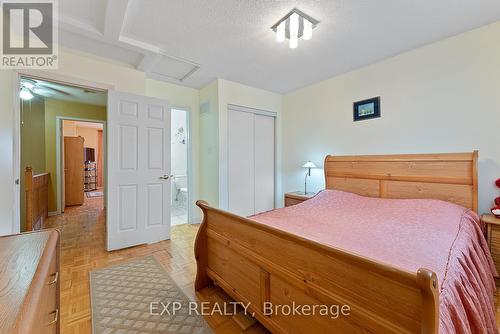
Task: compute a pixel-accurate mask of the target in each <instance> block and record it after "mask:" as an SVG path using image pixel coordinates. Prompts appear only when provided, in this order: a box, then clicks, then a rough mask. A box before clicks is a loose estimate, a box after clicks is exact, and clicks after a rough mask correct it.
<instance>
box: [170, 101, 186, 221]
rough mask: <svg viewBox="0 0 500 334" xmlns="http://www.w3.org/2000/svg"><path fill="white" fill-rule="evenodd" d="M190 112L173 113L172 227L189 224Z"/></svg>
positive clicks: (175, 109) (176, 111)
mask: <svg viewBox="0 0 500 334" xmlns="http://www.w3.org/2000/svg"><path fill="white" fill-rule="evenodd" d="M188 124H189V121H188V111H187V110H183V109H181V108H172V113H171V126H172V129H171V130H172V131H171V136H172V140H171V145H172V147H171V170H172V178H173V179H172V210H171V215H172V217H171V225H172V226H175V225H181V224H187V223H188V222H189V221H188V210H189V196H188V192H189V189H188V184H189V182H188V171H189V166H188V165H189V158H188V156H189V143H188V141H189V131H188Z"/></svg>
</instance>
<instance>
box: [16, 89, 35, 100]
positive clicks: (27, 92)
mask: <svg viewBox="0 0 500 334" xmlns="http://www.w3.org/2000/svg"><path fill="white" fill-rule="evenodd" d="M19 97H20V98H21V99H23V100H31V99H32V98H33V94H31V92H30V90H29V89H27V88H22V89H21V91H20V92H19Z"/></svg>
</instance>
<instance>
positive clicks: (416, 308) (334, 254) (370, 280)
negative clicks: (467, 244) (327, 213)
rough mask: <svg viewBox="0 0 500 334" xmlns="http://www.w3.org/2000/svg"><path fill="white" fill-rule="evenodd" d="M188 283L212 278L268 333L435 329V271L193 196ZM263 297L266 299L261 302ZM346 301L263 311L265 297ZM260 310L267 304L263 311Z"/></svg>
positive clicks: (275, 301) (278, 301) (273, 301)
mask: <svg viewBox="0 0 500 334" xmlns="http://www.w3.org/2000/svg"><path fill="white" fill-rule="evenodd" d="M196 204H197V205H198V206H199V207H200V208H201V210H202V211H203V222H202V224H201V226H200V229H199V231H198V235H197V237H196V242H195V258H196V261H197V275H196V281H195V289H196V290H197V291H200V290H201V289H203V288H204V287H206V286H209V285H210V284H213V283H214V282H215V283H216V284H217V285H219V286H220V287H222V288H223V289H224V290H225V291H226V292H227V293H228V294H229V295H231V297H232V298H234V299H235V300H236V301H239V302H242V303H245V304H247V303H250V306H249V310H250V311H251V312H254V314H255V318H256V319H257V320H259V321H260V322H261V323H262V324H263V325H264V326H266V327H267V328H268V329H269V330H271V331H272V332H273V333H384V334H385V333H431V334H436V333H438V326H439V294H438V291H439V290H438V282H437V277H436V274H435V273H433V272H432V271H430V270H427V269H424V268H422V269H420V270H418V272H416V273H411V272H407V271H404V270H400V269H398V268H395V267H392V266H389V265H386V264H383V263H379V262H376V261H373V260H371V259H369V258H365V257H362V256H359V255H356V254H352V253H349V252H346V251H343V250H340V249H336V248H331V247H328V246H325V245H322V244H319V243H316V242H313V241H310V240H307V239H304V238H301V237H299V236H296V235H293V234H290V233H287V232H284V231H281V230H278V229H275V228H273V227H270V226H267V225H264V224H260V223H257V222H255V221H253V220H250V219H247V218H244V217H240V216H238V215H235V214H232V213H229V212H226V211H223V210H220V209H216V208H212V207H210V206H209V205H208V203H206V202H204V201H198V202H197V203H196ZM265 303H270V304H265ZM294 304H295V305H310V306H311V307H313V306H314V305H318V307H319V306H326V307H330V310H332V307H335V306H337V307H342V306H343V305H348V306H349V309H350V311H349V315H340V316H338V317H337V318H334V316H333V315H332V314H331V313H328V315H325V314H318V313H317V312H316V313H315V314H312V315H308V316H307V315H304V314H295V315H294V314H291V315H286V314H285V313H284V312H280V311H277V312H271V313H270V312H269V308H267V309H266V308H265V307H264V306H265V305H268V306H269V305H272V306H273V310H275V309H274V307H276V306H279V305H288V306H293V305H294ZM266 310H267V311H266Z"/></svg>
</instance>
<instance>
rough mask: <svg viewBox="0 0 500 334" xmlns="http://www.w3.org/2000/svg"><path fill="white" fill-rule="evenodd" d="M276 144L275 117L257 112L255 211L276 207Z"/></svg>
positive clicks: (255, 132) (255, 124) (255, 121)
mask: <svg viewBox="0 0 500 334" xmlns="http://www.w3.org/2000/svg"><path fill="white" fill-rule="evenodd" d="M274 146H275V145H274V117H271V116H264V115H258V114H255V115H254V155H255V163H254V166H255V173H254V175H255V187H254V189H255V195H256V196H255V213H259V212H264V211H269V210H272V209H274V164H275V161H274Z"/></svg>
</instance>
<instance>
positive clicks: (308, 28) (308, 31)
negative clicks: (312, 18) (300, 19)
mask: <svg viewBox="0 0 500 334" xmlns="http://www.w3.org/2000/svg"><path fill="white" fill-rule="evenodd" d="M312 33H313V27H312V23H311V22H309V21H308V20H306V19H304V31H303V32H302V38H303V39H304V40H306V41H308V40H310V39H311V38H312Z"/></svg>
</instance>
